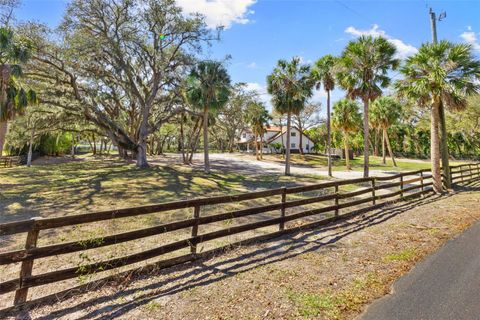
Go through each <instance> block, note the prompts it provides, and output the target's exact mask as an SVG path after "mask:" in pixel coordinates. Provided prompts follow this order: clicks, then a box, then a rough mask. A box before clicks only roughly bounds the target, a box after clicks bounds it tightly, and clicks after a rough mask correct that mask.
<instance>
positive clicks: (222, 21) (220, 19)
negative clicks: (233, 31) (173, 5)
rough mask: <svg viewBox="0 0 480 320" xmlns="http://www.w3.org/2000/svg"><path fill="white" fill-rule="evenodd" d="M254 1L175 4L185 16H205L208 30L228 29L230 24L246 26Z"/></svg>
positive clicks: (210, 0) (205, 0) (200, 0)
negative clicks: (194, 14) (195, 14)
mask: <svg viewBox="0 0 480 320" xmlns="http://www.w3.org/2000/svg"><path fill="white" fill-rule="evenodd" d="M255 2H256V0H177V4H178V5H179V6H180V7H181V8H182V9H183V11H184V12H185V13H187V14H190V13H196V12H198V13H200V14H202V15H204V16H205V22H206V23H207V25H208V27H209V28H212V29H214V28H216V27H218V26H224V27H225V28H226V29H228V28H230V27H231V26H232V24H234V23H239V24H246V23H248V22H250V20H249V19H248V15H250V14H253V13H254V11H253V10H250V9H249V7H250V6H252V5H253V4H254V3H255Z"/></svg>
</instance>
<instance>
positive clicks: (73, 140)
mask: <svg viewBox="0 0 480 320" xmlns="http://www.w3.org/2000/svg"><path fill="white" fill-rule="evenodd" d="M70 156H71V157H72V159H75V134H74V133H72V148H71V149H70Z"/></svg>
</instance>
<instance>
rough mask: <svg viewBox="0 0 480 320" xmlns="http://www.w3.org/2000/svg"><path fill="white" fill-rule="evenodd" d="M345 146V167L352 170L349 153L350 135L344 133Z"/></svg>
mask: <svg viewBox="0 0 480 320" xmlns="http://www.w3.org/2000/svg"><path fill="white" fill-rule="evenodd" d="M343 145H344V147H345V165H346V166H347V170H352V167H351V166H350V155H349V153H348V133H346V132H345V133H344V137H343Z"/></svg>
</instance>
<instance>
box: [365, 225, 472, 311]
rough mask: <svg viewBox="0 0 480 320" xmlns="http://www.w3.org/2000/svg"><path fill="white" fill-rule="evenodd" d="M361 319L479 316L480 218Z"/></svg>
mask: <svg viewBox="0 0 480 320" xmlns="http://www.w3.org/2000/svg"><path fill="white" fill-rule="evenodd" d="M359 319H361V320H387V319H388V320H396V319H397V320H400V319H401V320H407V319H408V320H417V319H418V320H419V319H422V320H430V319H432V320H433V319H435V320H443V319H448V320H463V319H468V320H474V319H480V222H479V223H476V224H475V225H474V226H473V227H471V228H470V229H468V230H467V231H465V232H464V233H463V234H461V235H460V236H458V237H457V238H455V239H453V240H451V241H449V242H447V243H446V245H445V246H443V247H442V248H441V249H440V250H438V251H437V252H436V253H434V254H432V255H431V256H429V257H428V258H426V259H425V260H424V261H423V262H421V263H419V264H418V265H417V266H416V267H415V268H414V269H413V270H412V271H410V272H409V273H408V274H407V275H405V276H403V277H402V278H400V279H399V280H398V281H397V282H396V283H395V284H394V286H393V293H392V294H391V295H388V296H385V297H383V298H381V299H379V300H377V301H376V302H374V303H373V304H372V305H370V306H369V307H368V308H367V310H366V311H365V312H364V314H363V315H361V316H360V317H359Z"/></svg>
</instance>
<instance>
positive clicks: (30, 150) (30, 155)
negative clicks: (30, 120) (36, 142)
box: [27, 125, 35, 167]
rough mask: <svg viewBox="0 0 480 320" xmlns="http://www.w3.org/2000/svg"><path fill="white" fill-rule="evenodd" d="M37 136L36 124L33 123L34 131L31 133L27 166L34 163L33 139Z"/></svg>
mask: <svg viewBox="0 0 480 320" xmlns="http://www.w3.org/2000/svg"><path fill="white" fill-rule="evenodd" d="M34 138H35V125H33V129H32V133H31V134H30V141H29V144H28V155H27V167H30V166H31V165H32V153H33V139H34Z"/></svg>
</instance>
